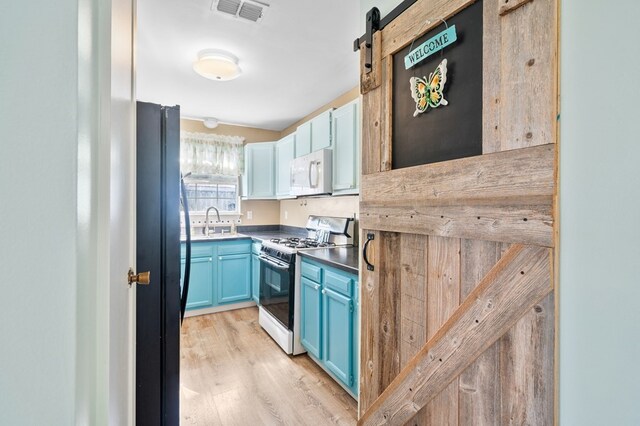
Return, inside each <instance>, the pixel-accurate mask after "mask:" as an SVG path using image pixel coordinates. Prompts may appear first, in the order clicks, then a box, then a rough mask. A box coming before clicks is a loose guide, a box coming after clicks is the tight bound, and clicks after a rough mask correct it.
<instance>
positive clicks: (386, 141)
mask: <svg viewBox="0 0 640 426" xmlns="http://www.w3.org/2000/svg"><path fill="white" fill-rule="evenodd" d="M382 78H383V82H382V93H383V95H384V106H383V115H382V117H383V119H382V123H383V126H382V147H381V148H380V149H381V156H382V164H380V170H381V171H383V172H384V171H388V170H391V166H392V165H393V163H392V159H393V153H392V151H393V57H391V56H387V57H386V58H384V60H383V77H382Z"/></svg>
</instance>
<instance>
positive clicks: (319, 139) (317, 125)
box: [311, 110, 332, 152]
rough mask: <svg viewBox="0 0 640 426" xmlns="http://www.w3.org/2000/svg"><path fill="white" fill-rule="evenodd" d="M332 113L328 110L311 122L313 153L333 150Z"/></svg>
mask: <svg viewBox="0 0 640 426" xmlns="http://www.w3.org/2000/svg"><path fill="white" fill-rule="evenodd" d="M331 113H332V110H327V111H325V112H323V113H322V114H320V115H319V116H317V117H316V118H314V119H313V120H311V152H313V151H317V150H319V149H323V148H331Z"/></svg>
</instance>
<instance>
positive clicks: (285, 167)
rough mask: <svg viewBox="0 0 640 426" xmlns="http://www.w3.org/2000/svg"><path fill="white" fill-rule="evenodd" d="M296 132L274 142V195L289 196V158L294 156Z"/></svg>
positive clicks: (279, 196)
mask: <svg viewBox="0 0 640 426" xmlns="http://www.w3.org/2000/svg"><path fill="white" fill-rule="evenodd" d="M295 151H296V134H295V133H292V134H290V135H289V136H286V137H284V138H282V139H280V141H278V142H277V143H276V197H277V198H279V199H280V198H291V197H292V196H291V167H290V163H291V160H293V159H294V158H295Z"/></svg>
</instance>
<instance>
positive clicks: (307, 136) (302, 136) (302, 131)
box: [296, 121, 311, 157]
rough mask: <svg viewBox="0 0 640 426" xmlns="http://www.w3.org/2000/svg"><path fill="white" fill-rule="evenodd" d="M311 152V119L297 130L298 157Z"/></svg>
mask: <svg viewBox="0 0 640 426" xmlns="http://www.w3.org/2000/svg"><path fill="white" fill-rule="evenodd" d="M310 152H311V121H307V122H306V123H303V124H301V125H300V126H298V130H296V157H301V156H303V155H307V154H309V153H310Z"/></svg>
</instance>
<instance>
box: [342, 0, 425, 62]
mask: <svg viewBox="0 0 640 426" xmlns="http://www.w3.org/2000/svg"><path fill="white" fill-rule="evenodd" d="M416 1H418V0H404V1H403V2H402V3H400V4H399V5H398V6H396V8H395V9H393V10H392V11H391V12H389V14H388V15H386V16H385V17H384V18H382V19H380V10H378V8H377V7H374V8H372V9H371V10H370V11H369V12H367V21H366V27H365V28H366V32H365V33H364V34H363V35H362V36H361V37H359V38H357V39H355V40H354V41H353V51H354V52H357V51H358V50H360V45H361V44H362V43H363V42H364V43H365V45H364V47H365V49H366V50H365V60H364V69H363V70H361V71H362V72H364V73H365V74H368V73H370V72H371V69H372V68H373V54H372V47H373V34H374V33H375V32H376V31H381V30H382V29H384V27H386V26H387V25H389V23H391V22H392V21H393V20H394V19H396V18H397V17H398V16H399V15H400V14H402V12H404V11H405V10H407V9H408V8H409V7H410V6H411V5H412V4H414V3H415V2H416Z"/></svg>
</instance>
